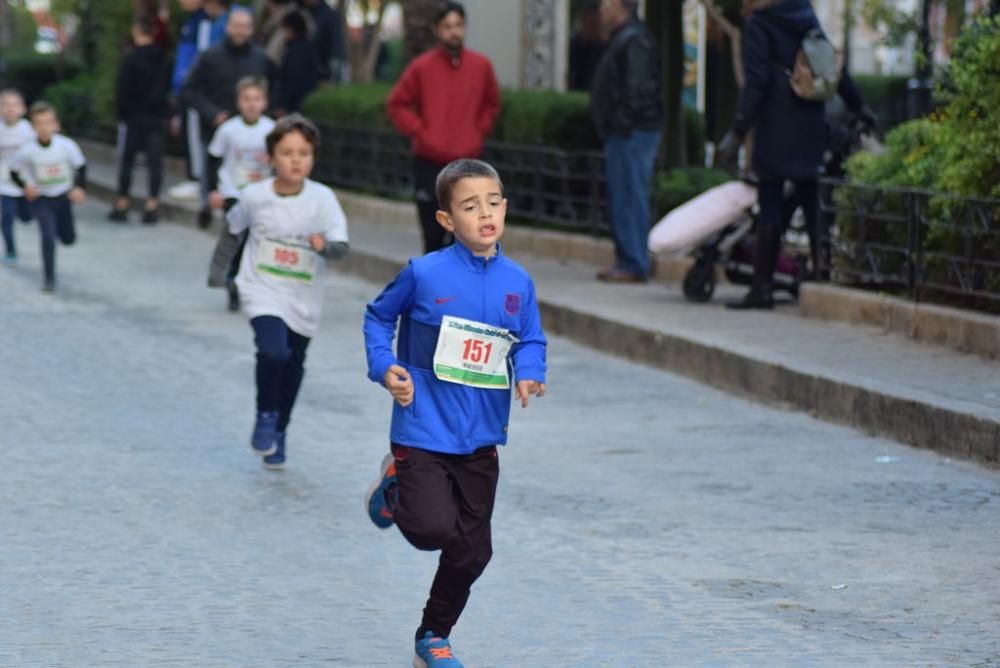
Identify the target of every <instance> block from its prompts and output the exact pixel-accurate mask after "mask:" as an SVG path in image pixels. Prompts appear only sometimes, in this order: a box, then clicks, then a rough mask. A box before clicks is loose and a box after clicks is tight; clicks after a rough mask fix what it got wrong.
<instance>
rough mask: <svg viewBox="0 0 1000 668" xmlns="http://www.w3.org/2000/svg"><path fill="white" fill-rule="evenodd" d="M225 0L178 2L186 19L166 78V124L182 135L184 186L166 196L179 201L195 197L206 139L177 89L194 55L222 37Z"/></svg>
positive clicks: (224, 26) (179, 186)
mask: <svg viewBox="0 0 1000 668" xmlns="http://www.w3.org/2000/svg"><path fill="white" fill-rule="evenodd" d="M228 4H229V2H228V0H210V1H208V2H205V1H204V0H181V3H180V5H181V9H182V10H183V11H184V12H186V13H187V14H188V17H187V18H186V19H185V20H184V23H182V24H181V29H180V32H179V33H178V34H177V53H176V55H175V57H174V72H173V74H172V75H171V77H170V92H171V96H172V97H173V98H174V117H173V118H172V119H171V121H170V126H171V129H172V132H173V134H175V135H176V134H179V133H181V132H183V133H184V146H185V147H186V149H187V150H186V151H185V153H184V157H185V158H186V160H187V175H188V179H191V181H189V182H188V183H185V184H180V185H177V186H174V187H173V188H171V189H170V194H171V195H172V196H174V197H180V198H182V199H194V198H196V197H197V196H198V192H199V186H198V181H199V180H200V179H201V175H202V172H203V171H204V169H205V158H204V153H205V145H206V142H207V141H208V139H210V137H202V136H201V124H200V123H199V121H198V112H197V111H196V110H195V109H190V108H185V107H184V105H182V104H181V103H180V93H181V88H183V86H184V82H185V81H186V80H187V77H188V73H189V72H190V71H191V68H192V67H194V63H195V61H196V60H198V55H199V54H200V53H201V52H202V51H205V50H206V49H208V47H210V46H212V45H213V44H216V43H218V42H221V41H222V39H223V38H224V37H225V36H226V20H227V17H228Z"/></svg>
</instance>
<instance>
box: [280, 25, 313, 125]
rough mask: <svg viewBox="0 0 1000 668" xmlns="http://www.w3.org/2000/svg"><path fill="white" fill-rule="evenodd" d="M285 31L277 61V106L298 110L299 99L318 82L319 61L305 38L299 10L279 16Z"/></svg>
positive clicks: (288, 111) (310, 43)
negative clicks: (278, 72) (278, 82)
mask: <svg viewBox="0 0 1000 668" xmlns="http://www.w3.org/2000/svg"><path fill="white" fill-rule="evenodd" d="M281 28H282V30H283V31H284V32H285V39H286V41H285V57H284V59H283V61H282V63H281V76H280V80H281V85H280V87H279V88H280V94H279V100H278V107H279V109H280V110H281V111H283V112H284V113H288V114H290V113H293V112H296V111H299V110H300V108H301V107H302V101H303V100H304V99H305V98H306V96H307V95H309V93H311V92H313V91H314V90H316V87H317V86H318V85H319V71H320V63H319V58H318V57H317V55H316V47H315V46H313V43H312V42H311V41H310V40H309V34H308V26H307V24H306V20H305V17H304V16H303V15H302V14H301V13H300V12H291V13H288V14H285V16H284V18H282V19H281Z"/></svg>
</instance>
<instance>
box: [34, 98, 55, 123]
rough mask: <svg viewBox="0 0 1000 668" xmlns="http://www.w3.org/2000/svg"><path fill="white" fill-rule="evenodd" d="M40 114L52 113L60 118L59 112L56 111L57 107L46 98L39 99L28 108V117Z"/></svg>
mask: <svg viewBox="0 0 1000 668" xmlns="http://www.w3.org/2000/svg"><path fill="white" fill-rule="evenodd" d="M40 114H52V115H53V116H55V117H56V118H59V114H58V113H56V108H55V107H53V106H52V105H51V104H49V103H48V102H46V101H45V100H39V101H38V102H35V103H34V104H32V105H31V107H30V108H29V109H28V118H32V119H33V118H34V117H35V116H38V115H40Z"/></svg>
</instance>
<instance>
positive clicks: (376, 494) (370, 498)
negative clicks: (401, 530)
mask: <svg viewBox="0 0 1000 668" xmlns="http://www.w3.org/2000/svg"><path fill="white" fill-rule="evenodd" d="M396 488H397V482H396V458H395V457H393V456H392V453H391V452H390V453H389V454H387V455H386V456H385V458H384V459H383V460H382V466H381V468H380V469H379V476H378V479H377V480H376V481H375V482H374V483H372V486H371V487H369V488H368V493H367V494H365V510H366V511H368V517H369V518H370V519H371V521H372V522H373V523H374V524H375V526H377V527H378V528H379V529H388V528H389V527H391V526H392V511H393V509H394V508H395V507H396Z"/></svg>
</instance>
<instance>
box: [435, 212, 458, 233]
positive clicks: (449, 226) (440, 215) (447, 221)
mask: <svg viewBox="0 0 1000 668" xmlns="http://www.w3.org/2000/svg"><path fill="white" fill-rule="evenodd" d="M434 217H435V218H436V219H437V222H438V225H440V226H441V227H443V228H444V229H446V230H448V231H449V232H454V231H455V223H453V222H451V216H450V215H449V214H448V212H447V211H442V210H440V209H438V211H437V213H435V214H434Z"/></svg>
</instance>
